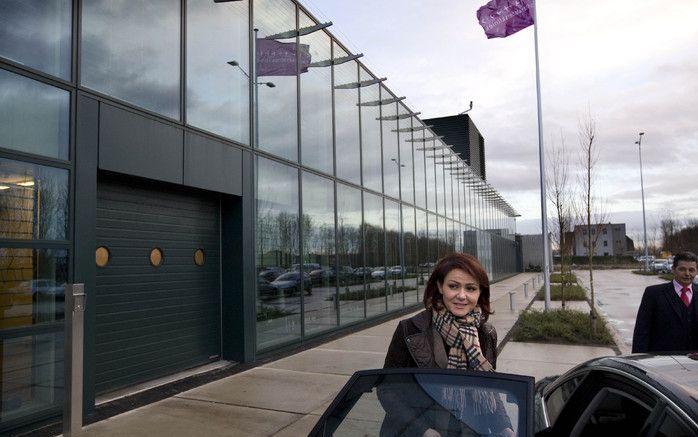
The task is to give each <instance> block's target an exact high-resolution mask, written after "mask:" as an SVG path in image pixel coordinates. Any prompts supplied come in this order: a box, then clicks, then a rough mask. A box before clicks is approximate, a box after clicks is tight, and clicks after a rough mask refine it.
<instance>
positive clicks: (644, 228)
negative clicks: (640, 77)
mask: <svg viewBox="0 0 698 437" xmlns="http://www.w3.org/2000/svg"><path fill="white" fill-rule="evenodd" d="M644 134H645V133H644V132H640V137H639V138H638V140H637V141H635V144H637V150H638V153H639V154H640V192H641V193H642V231H643V235H644V239H645V271H649V269H650V260H649V255H648V253H647V220H646V219H645V184H644V181H643V180H642V136H643V135H644Z"/></svg>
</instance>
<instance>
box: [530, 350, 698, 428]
mask: <svg viewBox="0 0 698 437" xmlns="http://www.w3.org/2000/svg"><path fill="white" fill-rule="evenodd" d="M697 359H698V354H695V353H694V354H688V355H673V356H671V355H663V356H662V355H656V356H655V355H649V354H635V355H626V356H621V357H605V358H597V359H593V360H590V361H587V362H586V363H584V364H581V365H579V366H577V367H575V368H574V369H572V370H570V371H569V372H567V373H565V374H564V375H562V376H560V377H557V378H544V379H543V380H541V381H539V382H538V383H537V384H536V400H537V402H536V431H538V432H544V433H543V435H546V436H548V435H551V436H552V435H555V436H557V435H565V436H568V435H580V436H587V435H588V436H638V435H642V436H695V435H698V402H696V399H695V393H696V390H697V389H698V361H697Z"/></svg>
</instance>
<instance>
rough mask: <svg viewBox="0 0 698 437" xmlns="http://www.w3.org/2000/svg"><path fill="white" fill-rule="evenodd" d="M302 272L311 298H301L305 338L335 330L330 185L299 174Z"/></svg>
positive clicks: (335, 309) (335, 281) (309, 175)
mask: <svg viewBox="0 0 698 437" xmlns="http://www.w3.org/2000/svg"><path fill="white" fill-rule="evenodd" d="M302 186H303V216H302V218H301V222H302V224H303V229H302V232H301V235H302V236H303V266H304V268H303V270H304V272H305V273H307V274H308V275H309V276H310V281H311V284H312V294H310V293H308V294H307V295H306V296H305V297H304V300H305V302H304V309H303V312H304V315H305V334H306V335H307V334H312V333H317V332H322V331H328V330H330V329H332V328H334V327H336V326H337V307H336V302H337V274H338V272H337V270H336V266H335V229H334V184H333V182H332V181H331V180H330V179H326V178H323V177H320V176H316V175H313V174H311V173H303V183H302Z"/></svg>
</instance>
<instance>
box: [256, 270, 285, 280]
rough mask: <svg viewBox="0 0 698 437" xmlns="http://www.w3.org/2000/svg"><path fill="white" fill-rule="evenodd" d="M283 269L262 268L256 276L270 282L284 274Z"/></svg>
mask: <svg viewBox="0 0 698 437" xmlns="http://www.w3.org/2000/svg"><path fill="white" fill-rule="evenodd" d="M284 271H285V270H284V269H283V268H281V267H264V268H263V269H262V270H261V271H260V272H259V274H258V276H259V277H260V278H264V279H266V280H267V281H269V282H271V281H273V280H274V279H276V278H278V277H279V275H281V274H282V273H284Z"/></svg>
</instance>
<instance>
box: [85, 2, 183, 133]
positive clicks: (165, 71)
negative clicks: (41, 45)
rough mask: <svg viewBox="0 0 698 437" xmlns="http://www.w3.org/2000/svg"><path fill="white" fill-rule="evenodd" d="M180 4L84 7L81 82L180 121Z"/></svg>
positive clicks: (116, 4)
mask: <svg viewBox="0 0 698 437" xmlns="http://www.w3.org/2000/svg"><path fill="white" fill-rule="evenodd" d="M180 16H181V13H180V2H179V0H150V1H148V2H142V3H139V4H138V7H134V5H133V4H132V3H130V2H114V1H112V0H92V1H88V2H84V3H83V4H82V21H81V22H82V32H81V34H82V41H81V47H82V51H81V54H82V57H81V63H80V66H81V70H80V79H81V84H82V85H84V86H86V87H89V88H92V89H93V90H95V91H99V92H101V93H104V94H107V95H109V96H113V97H116V98H118V99H121V100H125V101H127V102H130V103H133V104H135V105H138V106H141V107H143V108H145V109H148V110H150V111H153V112H157V113H158V114H162V115H165V116H168V117H171V118H175V119H179V114H180V108H179V99H180V91H179V88H180V87H179V84H180V31H181V30H180V21H181V19H180Z"/></svg>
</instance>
